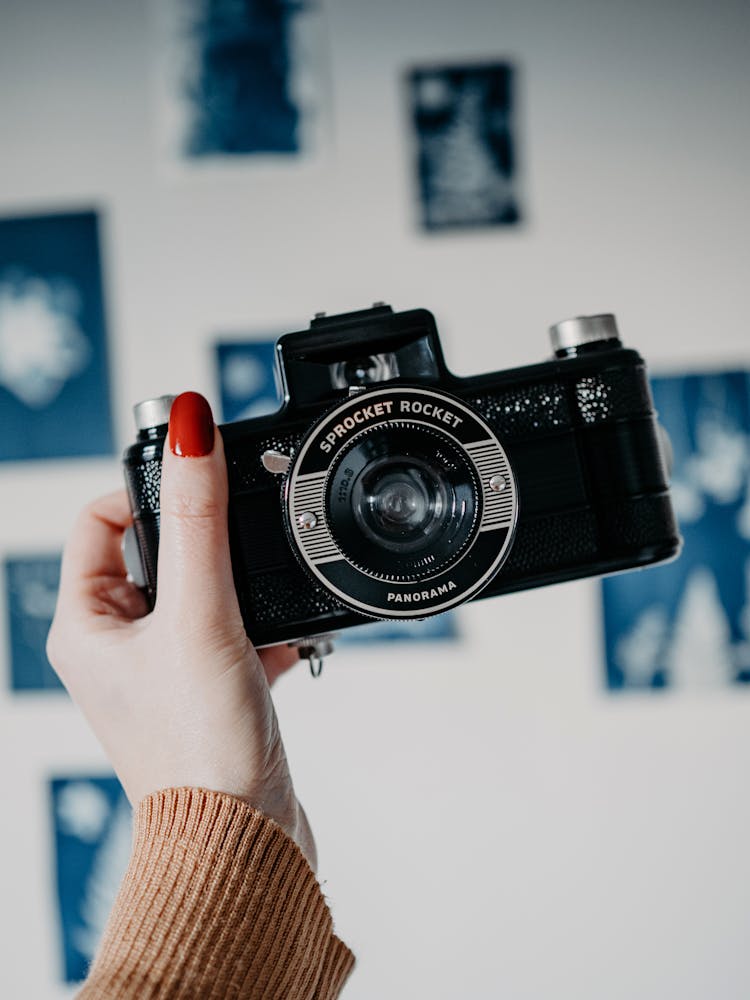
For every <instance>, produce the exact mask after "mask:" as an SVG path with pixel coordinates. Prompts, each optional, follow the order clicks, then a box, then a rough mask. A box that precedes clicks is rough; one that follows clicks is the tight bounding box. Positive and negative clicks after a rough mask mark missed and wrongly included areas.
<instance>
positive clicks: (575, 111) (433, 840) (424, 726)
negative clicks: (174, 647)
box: [0, 0, 750, 1000]
mask: <svg viewBox="0 0 750 1000" xmlns="http://www.w3.org/2000/svg"><path fill="white" fill-rule="evenodd" d="M326 6H327V11H328V24H329V29H330V58H331V77H332V82H333V121H334V123H335V136H334V138H335V145H334V147H333V148H332V149H331V150H330V152H329V154H328V155H327V156H326V158H325V160H324V162H322V163H317V164H314V165H310V166H303V167H300V166H298V165H295V164H284V165H281V166H275V167H272V166H268V165H265V166H263V165H261V166H257V167H254V166H251V167H249V168H246V169H241V170H235V171H231V172H228V173H225V174H223V175H222V176H221V177H217V176H216V175H215V174H213V175H211V176H208V175H206V176H198V177H194V178H191V179H185V178H182V179H179V180H174V179H172V180H170V179H166V178H165V177H164V176H160V175H159V174H158V172H157V171H156V170H155V158H154V143H155V138H154V135H153V129H152V118H151V111H152V107H151V103H152V101H151V95H152V92H151V89H150V72H151V52H150V48H149V20H148V16H147V15H148V11H147V6H146V3H145V2H144V0H140V2H136V0H130V2H128V3H122V2H120V3H115V2H114V0H66V2H64V3H61V2H59V0H15V2H14V0H0V214H2V213H5V212H7V211H13V212H17V211H24V210H28V211H30V212H36V211H39V210H45V209H47V208H54V209H57V208H68V207H71V208H73V207H78V206H88V205H90V204H91V203H95V204H97V205H99V206H100V207H101V209H102V210H103V212H104V213H105V217H104V218H105V226H104V235H105V252H106V280H107V292H108V303H109V318H110V327H111V333H112V338H113V352H114V356H113V375H114V391H115V406H116V424H117V429H118V433H119V443H120V444H121V445H123V446H124V445H125V443H127V441H128V440H129V439H130V437H131V417H130V406H131V404H132V402H134V401H135V400H137V399H141V398H144V397H146V396H149V395H153V394H157V393H161V392H165V391H175V390H177V391H179V390H180V389H182V388H187V387H193V388H196V389H199V390H202V391H204V392H206V393H207V394H208V395H209V396H210V397H213V398H214V400H215V398H216V397H215V384H214V370H213V367H212V364H211V355H210V347H209V345H210V343H211V338H212V336H213V334H214V333H215V332H216V331H227V330H229V331H232V330H236V331H237V332H238V334H239V333H241V332H242V331H246V330H250V331H253V330H257V331H259V332H263V331H266V330H272V331H275V330H277V329H278V328H279V327H284V326H285V325H286V324H287V323H292V322H295V323H296V322H297V321H299V320H300V319H304V318H305V317H308V316H310V315H311V314H312V313H313V312H315V311H317V310H320V309H326V310H328V311H339V310H345V309H349V308H359V307H362V306H365V305H368V304H369V303H370V302H372V301H373V300H375V299H381V298H385V299H387V300H388V301H390V302H392V303H393V304H394V305H395V306H397V307H399V308H405V307H410V306H420V305H424V306H427V307H429V308H431V309H432V310H433V311H434V312H435V313H436V315H437V318H438V321H439V323H440V325H441V328H442V331H443V336H444V340H445V349H446V354H447V358H448V361H449V363H450V364H451V366H452V367H453V368H454V369H455V370H456V371H458V372H460V373H467V374H468V373H470V372H473V371H481V370H488V369H490V368H500V367H504V366H507V365H512V364H522V363H527V362H532V361H536V360H540V359H542V358H543V357H544V356H545V355H546V353H547V350H548V348H547V343H546V336H545V329H546V326H547V325H548V324H549V323H551V322H553V321H555V320H558V319H560V318H563V317H565V316H567V315H571V314H575V313H581V312H592V311H600V310H614V311H615V312H616V313H617V314H618V317H619V320H620V324H621V329H622V331H623V333H624V336H625V338H626V339H627V340H628V341H629V342H630V343H632V344H633V345H634V346H637V347H638V348H639V349H641V350H642V351H643V352H644V353H645V354H646V355H647V357H648V358H649V359H650V361H651V362H652V366H653V367H655V368H659V367H660V368H662V369H670V370H673V369H680V368H684V367H690V368H695V367H700V366H702V365H705V364H709V365H710V366H712V367H713V366H717V365H721V364H724V363H725V362H726V363H729V364H735V363H738V362H739V363H743V362H744V363H747V361H748V359H749V358H750V349H749V345H748V334H747V327H746V319H745V317H746V310H747V303H746V295H745V294H744V291H745V282H746V279H747V272H748V253H747V232H748V224H749V223H750V210H749V207H748V206H749V201H748V193H747V164H748V157H749V154H750V119H748V114H747V107H748V98H749V97H750V93H749V84H750V61H749V60H748V56H747V38H748V31H749V30H750V9H749V8H748V7H747V5H746V4H744V3H741V2H739V0H738V2H730V0H722V2H713V3H711V2H708V0H703V2H698V0H682V2H678V0H671V2H664V0H662V2H657V0H629V2H627V3H626V2H619V3H615V2H608V3H604V2H599V3H595V2H593V0H569V2H568V3H560V2H555V0H537V2H535V3H530V2H528V0H526V2H524V0H497V2H490V0H461V2H458V0H454V2H453V3H447V2H446V0H433V2H426V0H398V2H396V0H388V2H386V0H380V2H378V3H373V2H371V0H369V2H368V0H346V2H345V0H335V2H333V0H332V2H329V3H328V4H327V5H326ZM495 56H500V57H506V56H507V57H510V58H512V59H515V60H517V62H518V64H519V67H520V70H521V74H522V76H521V93H520V99H521V119H522V122H523V126H524V128H523V133H522V147H521V152H522V160H523V166H524V175H525V190H526V206H527V214H528V222H527V224H526V225H525V226H523V227H522V228H521V229H519V230H518V231H515V232H514V231H506V232H503V231H502V230H496V231H487V232H484V233H477V234H471V235H456V236H433V237H430V238H425V237H423V236H421V235H420V234H419V233H418V232H417V230H416V228H415V226H414V225H413V217H414V210H413V189H412V184H411V176H410V172H409V166H410V161H409V154H408V149H407V146H406V143H405V115H404V104H403V99H402V98H403V94H402V91H401V89H400V85H399V79H400V74H401V72H402V70H403V69H404V68H406V67H408V66H409V65H411V64H413V63H415V62H417V63H418V62H432V61H436V60H444V59H445V60H449V61H457V60H460V59H462V58H464V57H466V58H467V59H474V58H475V57H478V58H484V57H495ZM743 279H744V280H743ZM118 483H119V469H118V463H117V461H116V460H114V459H113V460H111V461H78V462H76V461H66V462H58V463H45V464H35V465H29V466H8V467H5V468H0V507H1V509H2V517H0V552H2V551H7V550H13V551H19V550H34V551H35V550H49V549H52V550H54V549H56V548H58V547H59V546H60V544H61V542H62V539H63V538H64V537H65V535H66V533H67V531H68V528H69V525H70V523H71V520H72V518H73V516H74V513H75V511H76V510H77V509H78V507H79V506H80V505H81V504H82V503H83V502H85V501H86V500H87V499H88V498H89V497H91V496H92V495H95V494H96V493H98V492H103V491H107V490H110V489H112V488H113V487H115V486H116V485H117V484H118ZM597 601H598V589H597V586H596V584H593V583H588V582H583V583H576V584H569V585H565V586H560V587H555V588H548V589H546V590H542V591H538V592H534V593H527V594H522V595H517V596H511V597H507V598H503V599H499V600H496V601H491V602H483V603H480V604H477V605H473V606H470V607H468V608H466V609H464V610H463V612H462V614H461V624H462V626H463V628H464V630H465V634H466V639H465V642H464V643H463V645H461V646H460V647H458V648H456V647H452V646H446V647H444V648H442V649H437V650H436V649H433V648H430V649H417V650H409V651H405V652H404V653H403V654H399V655H398V656H396V655H393V654H392V653H391V652H389V653H388V654H387V655H386V654H385V653H384V652H383V651H382V650H380V651H379V650H371V651H366V652H359V651H357V652H354V651H347V652H346V653H344V652H342V653H340V654H338V655H337V656H336V657H334V658H333V659H332V660H330V661H329V662H328V663H327V664H326V668H325V673H324V677H323V679H322V680H321V681H318V682H313V681H312V680H311V679H310V678H309V676H308V675H307V674H306V671H305V670H304V669H300V670H299V671H297V672H296V673H295V674H294V675H293V676H291V677H288V678H286V679H284V680H283V681H282V682H281V683H280V684H279V686H278V697H277V702H278V706H279V712H280V716H281V721H282V728H283V732H284V734H285V738H286V742H287V746H288V750H289V754H290V757H291V759H292V764H293V771H294V775H295V777H296V781H297V784H298V788H299V792H300V795H301V797H302V799H303V801H304V803H305V805H306V807H307V809H308V811H309V814H310V817H311V820H312V823H313V826H314V828H315V830H316V833H317V837H318V842H319V848H320V859H321V866H320V868H321V877H322V878H324V879H325V880H326V885H325V891H326V893H327V895H328V896H329V898H330V900H331V904H332V907H333V910H334V914H335V918H336V921H337V927H338V929H339V931H340V933H341V934H342V936H343V937H345V938H346V939H347V940H348V941H349V942H350V943H351V944H352V946H353V947H354V949H355V950H356V952H357V954H358V957H359V965H358V969H357V971H356V973H355V975H354V978H353V979H352V981H351V984H350V987H349V989H348V991H347V993H346V996H347V997H349V998H350V1000H376V998H377V1000H380V998H382V997H386V996H389V997H430V998H432V1000H448V998H451V1000H452V998H456V997H471V998H472V1000H483V998H495V997H497V998H513V1000H526V998H529V1000H532V998H533V1000H547V998H550V997H556V998H559V1000H562V998H565V1000H601V998H602V997H607V998H608V1000H619V998H628V1000H630V998H633V997H636V996H637V997H639V998H641V1000H663V998H665V997H680V998H681V1000H697V998H701V1000H703V998H711V1000H714V998H722V1000H734V998H738V1000H739V998H741V997H746V996H748V994H749V993H750V963H748V959H747V955H746V950H747V949H746V941H747V931H748V927H749V926H750V903H749V902H748V890H749V889H750V885H749V883H750V877H749V876H750V861H749V857H750V851H749V848H748V843H749V842H750V841H749V837H750V805H749V804H748V787H747V786H748V782H747V777H746V775H747V762H748V754H749V752H750V700H749V699H748V693H747V692H744V691H742V690H738V689H734V690H729V689H727V690H726V691H723V692H721V693H718V694H712V695H711V696H710V697H708V696H705V697H698V696H684V695H682V696H679V695H677V694H669V693H667V694H663V695H658V696H646V695H644V696H637V697H624V698H623V697H621V698H617V697H612V696H609V695H607V694H606V693H605V692H604V690H603V681H602V677H603V669H602V663H601V646H600V634H599V630H600V623H599V615H598V603H597ZM2 627H4V626H2V625H0V628H2ZM4 638H5V637H4V636H3V635H0V643H2V642H4ZM501 650H503V651H506V652H504V653H501ZM508 650H511V651H512V653H511V654H509V653H508V652H507V651H508ZM92 766H94V767H99V766H103V758H102V755H101V753H100V752H99V750H98V749H97V747H96V745H95V743H94V741H93V738H92V737H91V736H89V734H88V732H87V730H86V728H85V726H84V724H83V722H82V721H81V719H80V718H79V716H78V714H77V713H76V711H75V710H74V709H73V707H72V706H71V705H70V704H69V703H68V702H67V700H66V699H63V698H60V697H54V696H44V697H40V698H24V699H18V698H13V697H11V696H10V695H9V694H7V692H6V691H5V690H3V693H2V694H0V787H1V788H2V789H3V791H4V798H3V800H2V806H1V807H0V838H1V839H0V843H1V844H2V848H3V851H2V854H1V855H0V956H1V960H0V994H2V995H3V996H8V997H10V996H33V997H35V998H37V1000H48V998H49V1000H52V998H56V997H62V996H65V995H67V994H66V992H65V991H64V990H63V989H62V988H61V987H59V986H56V985H55V982H54V979H55V968H56V951H55V949H56V942H55V939H54V935H53V929H52V926H51V922H50V917H49V905H50V903H49V900H50V898H51V878H52V873H51V865H50V857H51V855H50V847H49V829H48V825H49V822H48V817H47V813H46V806H47V802H46V789H45V786H44V779H45V777H46V775H48V774H49V773H50V771H54V772H55V773H65V772H66V771H69V770H72V771H76V770H89V769H90V768H91V767H92Z"/></svg>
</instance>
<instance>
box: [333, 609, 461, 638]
mask: <svg viewBox="0 0 750 1000" xmlns="http://www.w3.org/2000/svg"><path fill="white" fill-rule="evenodd" d="M458 637H459V636H458V627H457V625H456V616H455V614H454V613H453V612H452V611H446V612H444V613H443V614H442V615H434V616H433V617H432V618H424V619H423V620H422V621H406V622H397V621H389V622H372V623H371V624H368V625H358V626H357V628H350V629H345V630H344V631H343V632H342V633H341V635H340V636H339V638H338V639H337V640H336V642H337V644H341V645H343V646H358V645H361V644H367V645H371V644H373V643H379V642H445V641H446V640H451V639H458Z"/></svg>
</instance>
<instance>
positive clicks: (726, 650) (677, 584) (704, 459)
mask: <svg viewBox="0 0 750 1000" xmlns="http://www.w3.org/2000/svg"><path fill="white" fill-rule="evenodd" d="M652 386H653V391H654V400H655V403H656V408H657V410H658V412H659V416H660V420H661V422H662V423H663V424H664V426H665V428H666V429H667V431H668V433H669V436H670V438H671V441H672V447H673V450H674V472H673V477H672V491H673V498H674V504H675V509H676V512H677V516H678V519H679V521H680V528H681V531H682V535H683V537H684V541H685V546H684V550H683V552H682V555H681V556H680V557H679V559H678V560H676V561H675V562H673V563H670V564H668V565H666V566H659V567H656V568H653V569H647V570H643V571H641V572H636V573H626V574H622V575H619V576H615V577H611V578H609V579H606V580H604V581H603V599H604V630H605V644H606V662H607V684H608V686H609V687H610V688H611V689H618V690H619V689H621V688H642V689H643V688H646V689H649V688H666V687H670V688H671V687H676V688H687V689H690V688H694V689H707V688H717V687H722V686H724V685H727V684H733V683H737V682H740V683H741V682H745V683H746V682H748V681H750V376H748V374H747V373H746V372H741V371H736V372H724V373H717V374H706V375H685V376H678V377H672V378H657V379H653V380H652Z"/></svg>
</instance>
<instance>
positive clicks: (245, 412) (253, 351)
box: [216, 340, 281, 422]
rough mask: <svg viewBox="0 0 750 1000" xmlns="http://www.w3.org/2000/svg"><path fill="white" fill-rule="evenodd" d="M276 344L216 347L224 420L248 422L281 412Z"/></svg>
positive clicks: (235, 344) (262, 341)
mask: <svg viewBox="0 0 750 1000" xmlns="http://www.w3.org/2000/svg"><path fill="white" fill-rule="evenodd" d="M275 343H276V342H275V341H274V340H257V341H256V340H253V341H241V342H239V341H237V342H233V341H229V342H222V343H218V344H217V345H216V363H217V366H218V372H219V395H220V398H221V412H222V419H224V420H225V421H227V422H231V421H233V420H247V419H249V418H251V417H260V416H264V415H265V414H267V413H274V412H275V411H276V410H278V408H279V406H280V405H281V393H280V392H279V389H278V387H277V385H276V374H275V367H274V365H275V354H276V347H275Z"/></svg>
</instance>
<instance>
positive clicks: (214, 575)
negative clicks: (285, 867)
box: [47, 393, 315, 867]
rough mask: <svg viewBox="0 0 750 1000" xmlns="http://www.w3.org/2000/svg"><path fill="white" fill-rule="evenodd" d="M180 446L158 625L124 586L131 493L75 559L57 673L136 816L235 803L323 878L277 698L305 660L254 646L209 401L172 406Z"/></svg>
mask: <svg viewBox="0 0 750 1000" xmlns="http://www.w3.org/2000/svg"><path fill="white" fill-rule="evenodd" d="M169 445H170V447H165V448H164V458H163V465H162V483H161V499H160V506H161V536H160V543H159V566H158V573H159V589H158V596H157V601H156V607H155V608H154V610H153V612H151V614H149V613H148V608H147V606H146V602H145V599H144V597H143V595H142V594H141V592H140V591H139V590H137V589H136V588H135V587H134V586H133V585H132V584H131V583H129V582H128V580H127V579H126V573H125V566H124V562H123V558H122V554H121V551H120V543H121V540H122V534H123V532H124V530H125V528H126V527H127V525H128V524H129V523H130V520H131V518H130V510H129V507H128V502H127V498H126V496H125V492H124V491H123V492H121V493H116V494H113V495H111V496H108V497H104V498H103V499H101V500H98V501H96V502H94V503H93V504H91V505H90V506H89V507H87V508H86V509H85V510H84V511H83V513H82V514H81V515H80V517H79V519H78V522H77V524H76V526H75V529H74V531H73V533H72V536H71V538H70V540H69V542H68V544H67V546H66V549H65V553H64V557H63V564H62V575H61V582H60V595H59V598H58V604H57V610H56V613H55V618H54V621H53V623H52V628H51V630H50V635H49V639H48V644H47V652H48V656H49V659H50V662H51V663H52V665H53V666H54V668H55V669H56V670H57V672H58V674H59V675H60V677H61V679H62V681H63V683H64V684H65V686H66V687H67V688H68V690H69V692H70V694H71V696H72V697H73V699H74V700H75V701H76V702H77V703H78V705H79V706H80V708H81V709H82V711H83V713H84V715H85V716H86V718H87V719H88V721H89V723H90V725H91V727H92V729H93V730H94V732H95V733H96V735H97V736H98V738H99V740H100V741H101V743H102V745H103V746H104V749H105V751H106V753H107V755H108V756H109V758H110V760H111V762H112V765H113V766H114V769H115V771H116V772H117V775H118V777H119V779H120V781H121V782H122V785H123V787H124V789H125V791H126V793H127V795H128V798H129V799H130V801H131V802H132V803H133V804H135V803H137V802H138V801H139V800H140V799H141V798H143V797H144V796H145V795H148V794H149V793H151V792H154V791H157V790H159V789H162V788H174V787H181V786H193V787H202V788H207V789H211V790H212V791H220V792H228V793H230V794H232V795H236V796H238V797H240V798H242V799H244V800H245V801H247V802H248V803H249V804H250V805H252V806H254V807H255V808H257V809H259V810H260V811H262V812H263V813H265V814H266V815H267V816H270V817H271V818H272V819H274V820H276V822H277V823H279V825H280V826H281V827H283V829H284V830H285V831H286V832H287V833H288V834H289V835H290V836H291V837H293V838H294V839H295V840H296V841H297V843H298V844H299V845H300V847H301V848H302V850H303V852H304V853H305V855H306V856H307V858H308V860H309V861H310V863H311V864H312V865H313V867H315V845H314V841H313V838H312V834H311V832H310V828H309V826H308V824H307V820H306V818H305V815H304V812H303V811H302V809H301V807H300V806H299V804H298V802H297V799H296V796H295V794H294V789H293V787H292V781H291V777H290V774H289V767H288V764H287V759H286V754H285V751H284V746H283V744H282V742H281V736H280V733H279V727H278V722H277V719H276V713H275V712H274V708H273V704H272V702H271V696H270V693H269V683H270V682H272V681H273V680H274V679H275V678H276V677H277V676H278V675H279V674H280V673H283V672H284V670H286V669H288V668H289V667H290V666H291V665H292V663H294V662H295V661H296V659H297V655H296V653H295V652H294V651H292V650H290V649H289V648H288V647H281V646H278V647H275V648H273V649H268V650H263V651H262V652H261V653H260V655H259V654H258V653H257V652H256V651H255V649H254V648H253V646H252V645H251V643H250V641H249V640H248V638H247V636H246V634H245V630H244V627H243V624H242V618H241V616H240V610H239V606H238V602H237V595H236V592H235V588H234V582H233V579H232V568H231V561H230V555H229V542H228V535H227V501H228V488H227V473H226V464H225V460H224V449H223V443H222V440H221V435H220V434H219V433H217V432H216V430H215V426H214V422H213V418H212V415H211V410H210V407H209V405H208V403H207V402H206V401H205V399H203V397H202V396H199V395H198V394H197V393H183V394H182V395H181V396H179V397H178V398H177V399H176V400H175V402H174V404H173V406H172V412H171V415H170V421H169Z"/></svg>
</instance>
